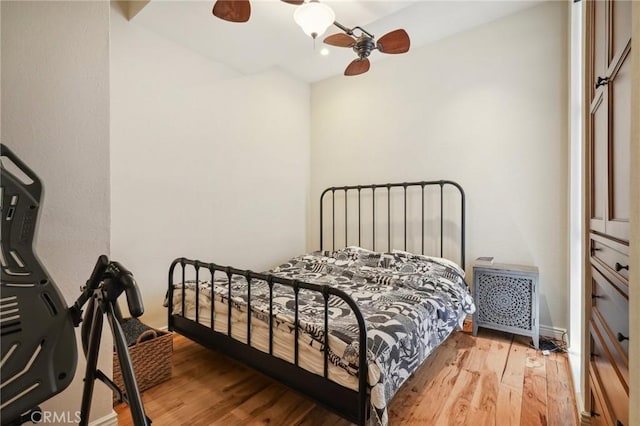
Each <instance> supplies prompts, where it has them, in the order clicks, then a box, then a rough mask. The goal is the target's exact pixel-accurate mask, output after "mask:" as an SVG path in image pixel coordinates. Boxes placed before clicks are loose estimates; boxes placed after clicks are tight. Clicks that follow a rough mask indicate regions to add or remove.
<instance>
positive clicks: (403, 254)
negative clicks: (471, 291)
mask: <svg viewBox="0 0 640 426" xmlns="http://www.w3.org/2000/svg"><path fill="white" fill-rule="evenodd" d="M392 253H393V254H394V255H397V256H399V257H400V258H402V257H405V258H406V259H407V260H413V261H416V260H417V261H425V262H433V263H437V264H439V265H442V266H445V267H448V268H451V269H453V270H455V271H456V272H457V273H458V274H460V276H461V277H462V278H464V276H465V273H464V270H463V269H462V268H461V267H460V266H459V265H458V264H457V263H455V262H453V261H451V260H449V259H445V258H442V257H433V256H425V255H423V254H414V253H410V252H408V251H402V250H395V249H394V250H393V251H392Z"/></svg>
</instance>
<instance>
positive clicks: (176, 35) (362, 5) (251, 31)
mask: <svg viewBox="0 0 640 426" xmlns="http://www.w3.org/2000/svg"><path fill="white" fill-rule="evenodd" d="M539 1H541V0H526V1H519V0H501V1H479V0H475V1H398V0H378V1H371V0H369V1H361V0H326V1H324V3H326V4H328V5H329V6H331V8H333V10H334V11H335V13H336V21H338V22H339V23H341V24H343V25H345V26H346V27H349V28H353V27H355V26H361V27H364V28H365V29H366V30H367V31H368V32H370V33H372V34H374V35H375V36H376V37H378V38H379V37H381V36H382V35H384V34H385V33H387V32H389V31H393V30H395V29H397V28H404V29H405V30H406V31H407V32H408V33H409V36H410V38H411V49H416V48H418V47H420V46H422V45H424V44H427V43H430V42H433V41H435V40H438V39H441V38H444V37H447V36H449V35H451V34H454V33H457V32H461V31H464V30H467V29H469V28H472V27H475V26H478V25H481V24H484V23H486V22H490V21H492V20H495V19H498V18H500V17H502V16H506V15H508V14H511V13H514V12H517V11H519V10H522V9H525V8H528V7H531V6H533V5H535V4H537V3H538V2H539ZM213 4H214V0H211V1H166V0H153V1H151V2H150V3H149V4H148V5H147V6H146V7H144V9H142V11H140V12H139V13H138V15H136V16H135V18H133V20H132V22H131V24H132V25H140V26H143V27H145V28H147V29H149V30H152V31H154V32H156V33H158V34H160V35H162V36H164V37H166V38H168V39H170V40H173V41H174V42H176V43H178V44H181V45H183V46H185V47H187V48H189V49H192V50H194V51H196V52H199V53H200V54H202V55H204V56H206V57H209V58H211V59H213V60H215V61H219V62H221V63H223V64H225V65H227V66H229V67H231V68H233V69H235V70H237V71H239V72H240V73H242V74H254V73H259V72H262V71H265V70H267V69H269V68H272V67H279V68H281V69H283V70H285V71H287V72H289V73H291V74H292V75H294V76H296V77H298V78H300V79H302V80H304V81H308V82H314V81H318V80H322V79H324V78H328V77H332V76H335V75H341V74H342V73H343V71H344V69H345V67H346V66H347V65H348V64H349V63H350V62H351V61H352V60H353V59H355V58H356V56H355V53H354V52H353V51H352V50H351V49H348V48H339V47H333V46H329V55H327V56H322V55H320V50H321V49H322V48H323V47H324V44H323V43H322V41H321V39H323V38H324V37H326V36H327V35H329V34H333V33H335V32H339V31H340V30H339V29H338V28H336V27H331V28H329V29H328V30H327V32H326V33H325V34H324V35H323V36H320V37H318V40H316V42H315V46H314V42H313V40H312V39H311V38H309V37H308V36H306V35H305V34H304V33H303V32H302V30H301V29H300V28H299V27H298V26H297V25H296V23H295V22H294V21H293V13H294V11H295V8H296V6H293V5H290V4H287V3H283V2H281V1H279V0H252V1H251V18H250V19H249V22H247V23H230V22H226V21H223V20H221V19H218V18H216V17H214V16H213V15H212V13H211V10H212V8H213ZM541 30H543V29H542V28H541ZM410 54H411V51H409V52H408V53H406V55H410ZM391 56H392V55H384V54H381V53H380V52H377V51H374V52H373V53H372V54H371V57H370V59H371V62H372V64H373V63H375V62H376V61H378V60H384V59H387V58H389V57H391ZM374 71H375V67H374V66H373V65H372V67H371V71H369V72H374ZM345 78H357V76H356V77H345Z"/></svg>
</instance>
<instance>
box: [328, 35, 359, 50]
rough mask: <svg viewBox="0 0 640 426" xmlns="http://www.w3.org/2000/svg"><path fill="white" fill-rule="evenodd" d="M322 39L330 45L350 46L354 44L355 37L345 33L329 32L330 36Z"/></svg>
mask: <svg viewBox="0 0 640 426" xmlns="http://www.w3.org/2000/svg"><path fill="white" fill-rule="evenodd" d="M323 41H324V42H325V43H327V44H330V45H331V46H338V47H352V46H353V45H355V44H356V39H355V38H353V37H351V36H349V35H346V34H345V33H337V34H331V35H330V36H327V37H325V39H324V40H323Z"/></svg>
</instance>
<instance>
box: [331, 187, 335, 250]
mask: <svg viewBox="0 0 640 426" xmlns="http://www.w3.org/2000/svg"><path fill="white" fill-rule="evenodd" d="M331 244H333V251H336V190H335V189H332V190H331Z"/></svg>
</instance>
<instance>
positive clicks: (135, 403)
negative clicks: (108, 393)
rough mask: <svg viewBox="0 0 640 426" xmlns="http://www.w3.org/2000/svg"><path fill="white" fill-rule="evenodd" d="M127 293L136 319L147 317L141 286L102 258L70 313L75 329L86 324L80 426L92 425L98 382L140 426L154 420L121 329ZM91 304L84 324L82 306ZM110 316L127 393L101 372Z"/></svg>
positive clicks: (127, 272) (103, 256) (82, 335)
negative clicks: (147, 410)
mask: <svg viewBox="0 0 640 426" xmlns="http://www.w3.org/2000/svg"><path fill="white" fill-rule="evenodd" d="M123 292H124V293H125V295H126V298H127V305H128V307H129V313H130V314H131V316H132V317H136V318H137V317H139V316H140V315H142V314H143V313H144V307H143V304H142V298H141V297H140V292H139V290H138V286H137V284H136V282H135V280H134V279H133V275H132V274H131V272H129V271H128V270H126V269H125V268H124V267H123V266H122V265H120V264H119V263H118V262H109V260H108V258H107V256H105V255H102V256H100V257H99V258H98V261H97V262H96V265H95V267H94V269H93V273H92V274H91V277H90V278H89V280H88V281H87V284H86V286H85V287H83V288H82V294H81V295H80V297H79V298H78V300H77V301H76V302H75V303H74V305H73V306H72V307H71V308H70V309H69V311H70V313H71V318H72V320H73V323H74V326H76V327H77V326H78V324H79V323H80V321H82V328H81V338H82V349H83V350H84V353H85V355H86V357H87V367H86V370H85V376H84V388H83V391H82V404H81V408H80V423H79V425H80V426H85V425H87V424H88V421H89V414H90V411H91V400H92V398H93V387H94V384H95V381H96V380H100V381H102V382H103V383H105V384H106V385H107V386H108V387H109V388H111V390H113V391H114V392H116V394H117V395H118V399H119V400H120V401H124V402H125V403H127V405H129V409H130V410H131V417H132V418H133V423H134V424H135V425H136V426H148V425H150V424H151V420H150V419H149V418H148V417H147V416H146V415H145V412H144V406H143V404H142V398H141V397H140V391H139V389H138V384H137V382H136V378H135V374H134V371H133V364H132V363H131V357H130V356H129V351H128V349H127V342H126V338H125V336H124V332H123V331H122V327H121V326H120V321H121V320H122V315H121V313H120V308H119V306H118V302H117V300H118V297H119V296H120V295H121V294H122V293H123ZM85 302H88V303H87V313H86V314H85V317H84V320H82V306H83V305H84V304H85ZM105 316H106V318H107V321H108V323H109V326H110V328H111V334H112V335H113V343H114V346H115V349H116V353H117V354H118V360H119V362H120V369H121V370H122V377H123V380H124V385H125V393H124V394H123V393H122V391H121V390H120V389H119V388H118V386H117V385H116V384H115V383H114V382H113V381H112V380H111V379H109V378H108V377H107V376H106V375H105V374H104V373H103V372H102V371H100V370H98V368H97V364H98V354H99V352H100V341H101V337H102V326H103V323H104V317H105Z"/></svg>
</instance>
